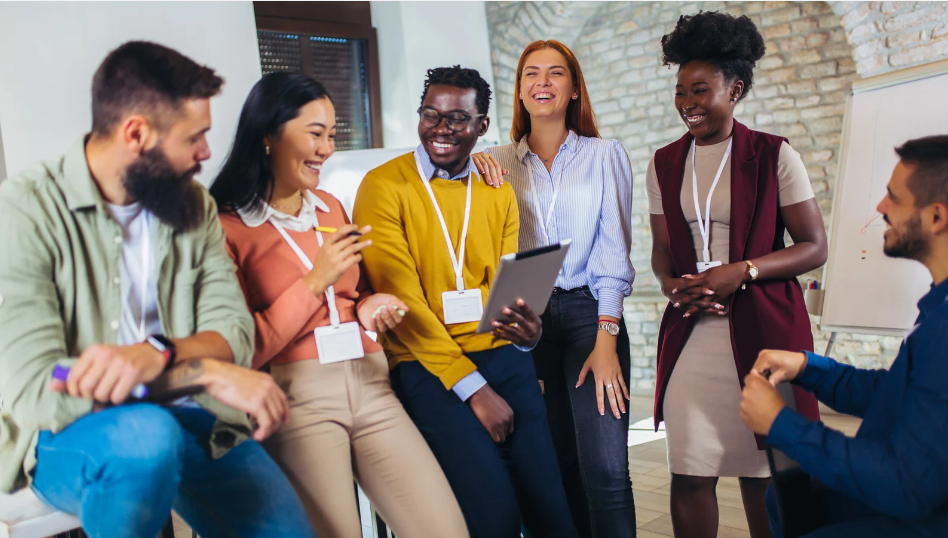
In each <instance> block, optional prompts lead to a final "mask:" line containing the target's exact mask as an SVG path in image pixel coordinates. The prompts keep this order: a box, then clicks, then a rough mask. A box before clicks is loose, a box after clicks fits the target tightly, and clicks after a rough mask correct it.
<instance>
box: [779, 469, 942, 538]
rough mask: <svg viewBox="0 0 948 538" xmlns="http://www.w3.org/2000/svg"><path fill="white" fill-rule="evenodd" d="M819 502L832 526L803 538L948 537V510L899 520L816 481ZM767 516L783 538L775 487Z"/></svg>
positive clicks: (816, 495) (815, 488) (815, 489)
mask: <svg viewBox="0 0 948 538" xmlns="http://www.w3.org/2000/svg"><path fill="white" fill-rule="evenodd" d="M814 494H815V497H816V499H815V501H816V502H819V503H820V504H822V505H823V506H825V507H826V512H827V515H828V516H829V519H830V523H829V524H828V525H826V526H824V527H820V528H819V529H817V530H815V531H813V532H811V533H809V534H807V535H806V536H803V537H801V538H909V537H911V538H936V537H944V536H948V511H946V510H942V511H941V512H939V513H936V514H933V515H931V516H929V517H928V518H926V519H923V520H915V521H907V520H899V519H895V518H894V517H889V516H886V515H883V514H879V513H875V512H873V511H872V510H871V509H870V508H869V507H867V506H865V505H864V504H862V503H860V502H858V501H856V500H854V499H852V498H850V497H848V496H846V495H844V494H842V493H840V492H838V491H834V490H831V489H829V488H828V487H826V486H825V485H823V484H821V483H819V482H816V481H814ZM767 515H769V516H770V529H771V533H772V534H773V538H781V532H780V518H779V515H778V512H777V497H776V496H775V495H774V487H773V485H771V486H770V487H769V488H767Z"/></svg>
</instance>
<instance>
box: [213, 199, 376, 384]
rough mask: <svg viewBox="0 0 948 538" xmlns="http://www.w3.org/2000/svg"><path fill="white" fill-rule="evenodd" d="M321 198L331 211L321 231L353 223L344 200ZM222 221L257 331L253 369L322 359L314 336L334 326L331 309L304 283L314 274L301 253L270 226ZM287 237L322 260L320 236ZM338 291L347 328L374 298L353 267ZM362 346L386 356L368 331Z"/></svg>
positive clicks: (322, 216) (230, 218)
mask: <svg viewBox="0 0 948 538" xmlns="http://www.w3.org/2000/svg"><path fill="white" fill-rule="evenodd" d="M315 193H316V195H317V196H318V197H319V199H320V200H322V201H323V202H324V203H325V204H326V206H328V207H329V212H324V211H322V210H321V209H319V208H318V207H317V209H316V210H315V211H316V214H317V218H318V219H319V225H320V226H333V227H339V226H343V225H345V224H348V223H349V218H348V217H347V216H346V212H345V209H343V207H342V204H341V203H340V202H339V200H337V199H336V198H335V197H333V196H332V195H331V194H329V193H326V192H323V191H318V190H317V191H315ZM220 220H221V224H222V225H223V227H224V233H225V234H226V235H227V252H228V253H229V254H230V256H231V257H232V258H233V259H234V263H236V264H237V277H238V279H239V280H240V285H241V287H242V288H243V290H244V295H245V296H246V298H247V305H248V306H249V308H250V312H251V313H252V314H253V317H254V321H255V323H256V326H257V331H256V342H255V343H256V347H255V351H254V355H253V367H254V368H260V367H262V366H264V365H267V364H286V363H289V362H295V361H301V360H307V359H317V358H319V357H318V353H317V351H316V338H315V336H314V335H313V331H314V330H315V329H316V327H322V326H324V325H329V307H328V305H327V303H326V295H325V294H320V295H319V296H316V295H314V294H313V292H312V291H310V289H309V287H307V286H306V284H305V283H304V282H303V276H305V275H306V273H307V272H308V271H307V270H306V267H305V266H303V263H302V262H301V261H300V259H299V258H298V257H297V256H296V253H294V252H293V249H292V248H291V247H290V246H289V245H288V244H287V243H286V241H284V240H283V237H282V236H281V235H280V232H278V231H277V229H276V228H274V227H273V225H272V224H270V223H269V222H267V223H263V224H261V225H260V226H257V227H250V226H247V225H246V224H244V222H243V220H241V218H240V217H239V216H238V215H236V214H222V215H221V217H220ZM286 232H287V233H288V234H289V235H290V237H292V238H293V240H294V241H296V243H297V244H298V245H299V247H300V249H302V250H303V252H305V253H306V255H307V256H309V257H310V259H314V258H315V257H316V253H317V252H319V243H318V242H317V240H316V232H295V231H292V230H286ZM333 288H334V289H335V292H336V308H337V309H338V310H339V317H340V320H341V321H342V323H346V322H349V321H358V318H357V317H356V309H357V308H358V306H359V305H360V304H361V302H362V301H363V300H365V299H367V298H368V297H369V296H370V295H371V294H372V290H371V289H370V288H369V285H368V282H367V281H366V279H365V277H364V276H363V275H362V271H361V267H360V266H359V265H358V264H357V265H355V266H353V267H351V268H350V269H349V270H348V271H346V272H345V273H344V274H343V275H342V277H340V278H339V280H338V281H337V282H336V283H335V285H334V286H333ZM362 346H363V348H364V349H365V352H366V353H373V352H376V351H381V350H382V347H381V346H380V345H379V344H377V343H376V342H375V341H374V340H372V339H371V338H369V337H368V335H366V334H365V330H364V329H363V330H362Z"/></svg>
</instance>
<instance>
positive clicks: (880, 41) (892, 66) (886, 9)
mask: <svg viewBox="0 0 948 538" xmlns="http://www.w3.org/2000/svg"><path fill="white" fill-rule="evenodd" d="M831 5H832V7H833V11H834V12H835V13H836V14H837V15H840V16H841V20H840V23H841V24H842V26H843V28H844V29H845V30H846V34H847V38H848V40H849V43H850V44H852V46H853V58H854V59H855V60H856V71H857V72H858V73H859V75H861V76H863V77H868V76H872V75H878V74H881V73H887V72H889V71H894V70H896V69H902V68H905V67H911V66H913V65H919V64H923V63H928V62H931V61H932V60H937V59H941V58H946V57H948V2H831Z"/></svg>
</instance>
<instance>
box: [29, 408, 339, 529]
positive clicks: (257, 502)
mask: <svg viewBox="0 0 948 538" xmlns="http://www.w3.org/2000/svg"><path fill="white" fill-rule="evenodd" d="M213 424H214V417H213V416H212V415H211V414H210V413H208V412H207V411H204V410H203V409H200V408H169V409H166V408H163V407H160V406H157V405H152V404H132V405H122V406H118V407H112V408H110V409H106V410H104V411H100V412H98V413H92V414H90V415H86V416H84V417H82V418H80V419H79V420H77V421H76V422H74V423H73V424H71V425H70V426H69V427H67V428H66V429H64V430H62V431H61V432H59V433H56V434H52V433H50V432H48V431H44V432H41V433H40V438H39V443H38V445H37V448H36V455H37V459H38V462H37V465H36V471H35V473H34V480H33V490H34V491H35V492H36V493H37V495H38V496H39V497H40V498H41V499H43V500H44V501H45V502H46V503H47V504H49V505H50V506H52V507H53V508H56V509H57V510H61V511H63V512H66V513H69V514H76V515H78V516H79V518H80V519H81V520H82V527H83V529H85V531H86V533H87V534H88V535H89V536H90V537H91V538H99V537H102V538H104V537H109V538H116V537H118V538H126V537H127V538H141V537H143V536H144V537H150V536H156V535H157V534H158V533H159V532H160V531H161V528H162V527H163V526H164V524H165V522H166V521H167V520H168V517H169V516H170V515H171V509H172V508H174V510H175V511H176V512H178V514H179V515H180V516H181V517H182V518H184V520H185V521H187V522H188V524H189V525H190V526H191V527H192V528H193V529H194V530H195V531H197V533H198V534H200V535H201V537H202V538H218V537H220V538H224V537H233V536H241V537H248V538H249V537H257V538H277V537H286V538H298V537H304V538H305V537H312V538H315V536H316V535H315V533H314V532H313V529H312V527H311V526H310V523H309V519H308V518H307V517H306V513H305V512H304V511H303V506H302V504H300V501H299V498H298V497H297V496H296V492H294V491H293V487H292V486H291V485H290V483H289V481H288V480H287V479H286V477H285V476H284V475H283V472H282V471H280V468H279V467H277V465H276V463H274V462H273V460H271V459H270V456H268V455H267V453H266V452H265V451H264V450H263V447H261V446H260V445H259V444H257V443H256V442H255V441H253V440H248V441H244V442H243V443H241V444H240V445H238V446H237V447H236V448H234V449H233V450H231V451H229V452H227V454H225V455H224V456H223V457H222V458H220V459H216V460H215V459H211V457H210V454H209V450H208V441H209V439H210V434H211V427H212V426H213ZM350 495H351V492H350Z"/></svg>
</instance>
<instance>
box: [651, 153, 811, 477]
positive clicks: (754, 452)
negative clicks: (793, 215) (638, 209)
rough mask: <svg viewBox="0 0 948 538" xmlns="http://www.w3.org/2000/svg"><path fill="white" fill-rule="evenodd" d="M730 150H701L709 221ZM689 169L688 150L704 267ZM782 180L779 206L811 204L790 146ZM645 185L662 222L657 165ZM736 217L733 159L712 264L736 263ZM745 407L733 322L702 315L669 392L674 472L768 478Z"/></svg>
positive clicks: (666, 407) (688, 207)
mask: <svg viewBox="0 0 948 538" xmlns="http://www.w3.org/2000/svg"><path fill="white" fill-rule="evenodd" d="M727 145H728V141H727V140H725V141H724V142H721V143H719V144H715V145H713V146H698V147H697V154H696V155H695V161H696V167H697V176H698V201H699V202H700V204H701V212H702V216H703V217H704V216H705V215H703V213H704V210H705V203H706V202H707V199H708V191H710V190H711V183H712V182H713V181H714V175H715V174H716V173H717V171H718V166H720V164H721V159H722V158H723V157H724V153H725V151H726V150H727ZM732 151H733V150H732ZM732 154H733V153H732ZM691 170H692V166H691V152H690V151H689V153H688V160H687V163H686V165H685V176H684V181H683V182H682V188H681V208H682V210H683V211H684V214H685V219H687V220H688V224H689V225H690V226H691V234H692V237H693V238H694V247H695V255H696V257H697V259H698V260H699V261H700V260H701V259H702V250H703V248H704V241H703V239H702V238H701V233H700V232H699V230H698V217H697V214H696V213H695V203H694V195H693V190H692V189H693V188H692V179H691V178H692V176H691ZM777 179H778V183H779V194H778V203H779V204H780V207H784V206H788V205H793V204H796V203H799V202H802V201H805V200H809V199H810V198H813V189H812V187H811V186H810V180H809V178H808V176H807V173H806V167H805V166H804V165H803V161H802V160H801V159H800V154H799V153H797V152H796V151H794V150H793V149H792V148H791V147H790V145H789V144H787V143H784V144H783V146H781V148H780V156H779V160H778V164H777ZM645 181H646V187H647V190H648V202H649V213H651V214H652V215H662V214H663V213H664V212H663V211H662V196H661V192H660V190H659V187H658V178H657V176H656V173H655V159H654V158H653V159H652V161H651V162H650V163H649V165H648V172H647V174H646V178H645ZM730 218H731V159H730V158H728V162H727V163H726V164H725V166H724V171H723V172H722V173H721V179H720V181H719V182H718V186H717V187H716V188H715V190H714V196H713V197H712V199H711V233H710V250H711V259H712V260H714V261H720V262H722V263H725V264H726V263H729V261H730V260H728V244H729V241H728V230H729V225H730ZM740 404H741V386H740V381H739V380H738V376H737V365H736V364H735V362H734V352H733V350H732V348H731V337H730V329H729V326H728V318H727V317H726V316H716V315H702V316H700V317H699V318H698V321H697V322H696V323H695V326H694V330H693V331H692V332H691V336H690V337H689V338H688V342H687V343H686V344H685V348H684V349H683V350H682V352H681V356H680V357H679V358H678V362H677V363H676V364H675V369H674V371H672V375H671V379H670V380H669V382H668V387H667V388H666V391H665V400H664V403H663V413H664V417H665V430H666V437H665V442H666V444H667V447H668V470H669V472H672V473H675V474H681V475H690V476H738V477H767V476H770V471H769V469H768V467H767V456H766V454H765V453H764V452H763V451H761V450H758V449H757V443H756V442H755V440H754V434H753V433H752V432H751V431H750V430H749V429H748V428H747V427H746V426H745V425H744V423H743V422H742V421H741V418H740Z"/></svg>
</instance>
